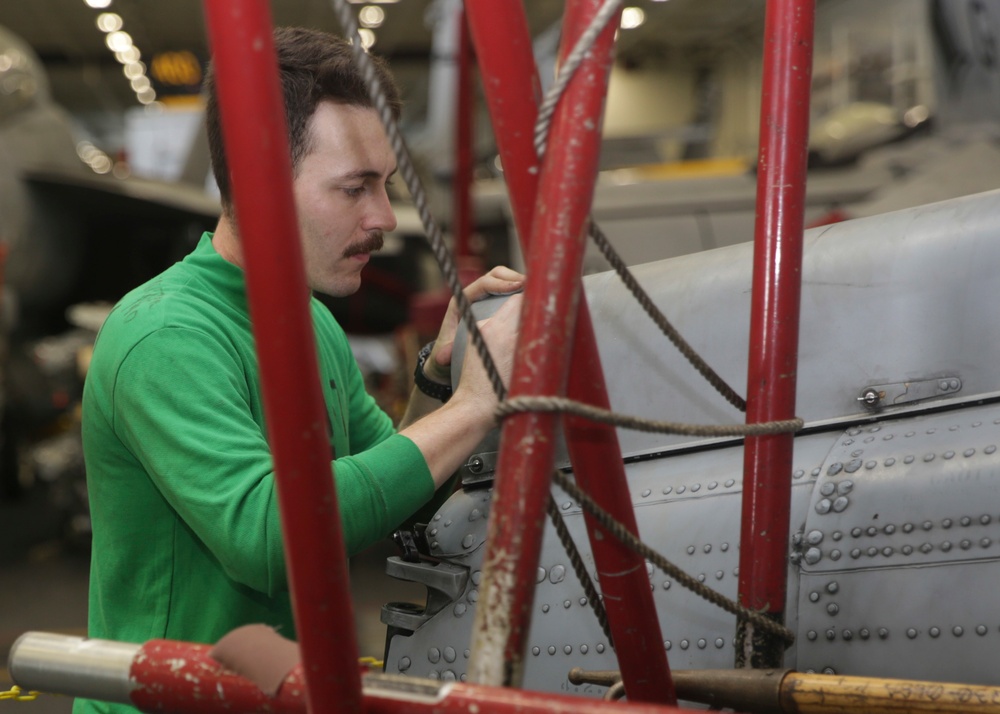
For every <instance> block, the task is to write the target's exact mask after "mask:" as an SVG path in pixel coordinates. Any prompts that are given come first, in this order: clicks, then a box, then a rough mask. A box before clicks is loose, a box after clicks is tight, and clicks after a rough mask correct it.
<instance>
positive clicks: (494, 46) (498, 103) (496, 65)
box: [466, 2, 676, 704]
mask: <svg viewBox="0 0 1000 714" xmlns="http://www.w3.org/2000/svg"><path fill="white" fill-rule="evenodd" d="M466 11H467V12H468V16H469V22H470V24H471V26H472V32H473V37H474V40H475V43H476V47H477V54H478V56H479V64H480V69H481V71H482V73H483V75H484V78H483V87H484V90H485V93H486V99H487V103H488V105H489V109H490V116H491V120H492V122H493V126H494V130H495V133H496V136H497V143H498V146H499V150H500V158H501V162H502V165H503V168H504V175H505V177H506V179H507V188H508V192H509V194H510V198H511V205H512V207H513V212H514V218H515V223H516V225H517V233H518V235H519V236H521V237H522V239H523V244H522V249H523V251H524V253H525V254H528V253H529V246H528V245H527V243H528V241H529V239H530V236H531V224H532V219H533V213H534V208H535V198H536V194H537V191H538V180H539V176H538V158H537V154H536V152H535V147H534V144H533V141H532V136H533V129H534V124H535V120H536V117H537V114H538V106H539V104H540V96H539V95H540V88H539V81H538V73H537V70H536V68H535V62H534V57H533V55H532V51H531V38H530V35H529V33H528V24H527V19H526V17H525V14H524V8H523V6H522V5H521V4H519V3H514V4H512V5H510V6H506V5H504V6H502V7H501V6H500V5H499V4H496V3H482V2H473V3H468V6H467V10H466ZM569 34H570V35H573V34H574V33H573V32H569ZM567 391H568V394H569V396H570V397H571V398H574V399H580V400H581V401H587V402H589V403H591V404H594V405H596V406H599V407H603V408H605V409H609V408H610V402H609V399H608V395H607V389H606V386H605V381H604V374H603V370H602V367H601V363H600V356H599V355H598V353H597V347H596V342H595V339H594V335H593V325H592V323H591V320H590V312H589V310H588V308H587V302H586V298H585V296H583V295H581V299H580V303H579V312H578V314H577V325H576V332H575V335H574V340H573V359H572V361H571V363H570V368H569V383H568V385H567ZM566 427H567V446H568V448H569V453H570V459H571V461H572V463H573V468H574V472H575V474H576V477H577V479H578V480H579V482H580V484H581V485H582V486H583V487H584V488H585V489H586V490H587V491H589V492H590V493H592V494H593V496H594V498H595V499H596V500H597V501H598V503H600V504H601V505H602V507H603V508H604V509H605V510H607V511H608V512H610V513H611V514H612V515H614V516H615V517H616V518H617V519H618V520H619V521H621V522H622V523H624V524H625V525H626V526H627V527H628V528H629V529H630V530H631V531H632V532H633V533H635V532H638V528H637V526H636V523H635V514H634V511H633V510H632V499H631V496H630V494H629V491H628V484H627V482H626V480H625V469H624V465H623V463H622V458H621V448H620V447H619V444H618V437H617V434H616V432H615V430H614V428H612V427H610V426H606V425H603V424H596V423H593V422H587V421H585V420H582V419H572V418H570V419H567V420H566ZM495 509H496V507H494V512H495ZM587 518H588V533H589V534H590V543H591V550H592V552H593V553H594V560H595V563H596V567H597V572H598V577H599V580H600V583H601V589H602V591H603V592H604V594H605V596H606V597H605V600H604V605H605V608H606V609H607V612H608V619H609V624H610V627H611V630H612V636H613V637H614V641H615V642H616V643H617V644H618V647H617V649H616V654H617V656H618V663H619V667H620V669H621V670H622V672H623V677H624V680H625V682H626V687H627V689H628V691H629V697H630V699H631V700H632V701H654V702H661V703H666V704H673V703H675V702H676V698H675V695H674V692H673V686H672V682H671V678H670V671H669V666H668V664H667V657H666V652H665V650H664V648H663V644H662V637H661V636H660V627H659V622H658V619H657V614H656V606H655V603H654V602H653V596H652V593H651V592H650V590H649V587H648V585H649V582H648V577H647V575H646V568H645V563H644V561H643V559H642V558H641V557H639V556H637V555H635V554H634V553H632V552H631V551H629V550H628V549H626V548H625V547H624V546H622V545H621V544H619V543H618V541H617V540H615V539H614V538H612V537H611V536H610V535H608V534H606V533H603V532H600V531H602V530H603V529H601V528H600V526H599V525H598V524H596V523H593V522H591V520H590V518H589V516H588V517H587Z"/></svg>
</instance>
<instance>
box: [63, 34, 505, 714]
mask: <svg viewBox="0 0 1000 714" xmlns="http://www.w3.org/2000/svg"><path fill="white" fill-rule="evenodd" d="M275 42H276V48H277V52H278V59H279V64H280V66H281V81H282V87H283V92H284V98H285V107H286V114H287V116H288V125H289V134H290V137H289V139H290V148H291V155H292V163H293V174H294V183H293V189H294V197H295V202H296V208H297V210H298V216H299V225H300V234H301V242H302V248H303V254H304V259H305V266H306V275H307V279H308V283H309V287H310V288H311V289H313V290H317V291H321V292H324V293H327V294H330V295H335V296H344V295H349V294H351V293H353V292H354V291H356V290H357V289H358V287H359V285H360V281H361V273H362V269H363V268H364V266H365V264H366V262H367V261H368V258H369V256H370V254H371V253H372V252H374V251H376V250H378V249H379V247H380V246H381V244H382V232H383V231H388V230H392V229H393V228H394V227H395V225H396V221H395V217H394V216H393V213H392V209H391V207H390V205H389V199H388V196H387V194H386V186H387V184H388V183H389V180H390V178H391V177H392V176H393V174H394V173H395V171H396V163H395V157H394V155H393V152H392V150H391V148H390V146H389V143H388V141H387V139H386V137H385V135H384V133H383V131H382V128H381V124H380V122H379V120H378V116H377V113H376V112H375V110H374V109H373V108H372V106H371V104H370V101H369V99H368V94H367V90H366V89H365V87H364V83H363V81H362V80H361V77H360V75H359V73H358V70H357V68H356V67H355V66H354V63H353V60H352V59H351V50H350V47H349V45H348V44H347V43H346V42H344V41H343V40H340V39H338V38H335V37H332V36H330V35H326V34H323V33H319V32H314V31H308V30H302V29H285V30H279V31H278V32H276V33H275ZM379 73H380V75H381V77H380V79H381V81H382V84H383V86H385V87H387V88H388V90H389V92H390V98H391V99H392V101H393V105H394V106H395V107H397V108H398V106H399V100H398V94H397V92H396V90H395V87H394V85H393V83H392V80H391V78H390V77H389V75H388V72H387V70H386V69H385V67H384V66H383V65H379ZM209 87H210V91H209V95H210V99H209V105H208V111H207V121H208V125H209V140H210V146H211V148H212V161H213V170H214V171H215V174H216V179H217V181H218V183H219V188H220V193H221V197H222V205H223V212H222V216H221V218H220V220H219V223H218V226H217V228H216V230H215V232H214V234H206V235H205V236H203V237H202V239H201V242H200V243H199V245H198V246H197V248H195V250H194V251H193V252H192V253H191V254H190V255H189V256H188V257H187V258H186V259H185V260H184V261H182V262H181V263H178V264H176V265H174V266H173V267H171V268H170V269H168V270H167V271H165V272H164V273H163V274H161V275H160V276H159V277H157V278H154V279H153V280H151V281H150V282H148V283H146V284H145V285H143V286H141V287H139V288H137V289H136V290H134V291H132V292H131V293H129V294H128V295H127V296H126V297H125V298H123V299H122V300H121V302H120V303H119V304H118V305H117V306H116V307H115V309H114V311H113V312H112V313H111V315H110V316H109V318H108V320H107V322H106V323H105V325H104V327H103V328H102V330H101V334H100V336H99V337H98V340H97V344H96V346H95V351H94V357H93V361H92V363H91V366H90V372H89V374H88V378H87V383H86V388H85V393H84V423H83V437H84V449H85V455H86V462H87V475H88V482H89V490H90V500H91V508H92V514H93V530H94V546H93V561H92V570H91V594H90V618H89V628H90V636H92V637H99V638H107V639H114V640H124V641H132V642H144V641H146V640H148V639H151V638H168V639H180V640H188V641H200V642H215V641H216V640H218V639H219V638H220V637H221V636H222V635H223V634H225V633H226V632H228V631H230V630H232V629H234V628H235V627H237V626H239V625H242V624H246V623H251V622H261V623H266V624H269V625H272V626H274V627H277V628H279V629H280V631H281V632H282V634H284V635H286V636H288V637H294V628H293V622H292V617H291V607H290V603H289V594H288V582H287V579H286V573H285V564H284V554H283V551H282V541H281V533H280V524H279V517H278V509H277V503H276V496H275V483H274V475H273V472H272V461H271V456H270V452H269V449H268V444H267V440H266V431H265V425H264V414H263V406H262V403H261V391H260V386H259V379H258V373H257V362H256V356H255V353H254V348H253V341H252V335H251V326H250V318H249V315H248V311H247V304H246V297H245V294H244V276H243V270H242V266H243V251H242V244H241V241H240V234H239V230H238V225H237V223H236V221H235V220H234V208H233V205H232V198H231V194H230V182H229V176H228V173H227V169H226V163H225V154H224V152H223V149H222V142H221V134H220V130H219V116H218V107H217V104H216V100H215V97H214V91H211V82H210V84H209ZM397 111H398V109H397ZM522 282H523V276H521V275H520V274H518V273H516V272H514V271H511V270H509V269H506V268H496V269H494V270H493V271H491V272H490V273H489V274H487V275H485V276H483V277H482V278H480V279H479V280H477V281H476V282H474V283H473V284H472V285H470V286H469V287H468V288H467V289H466V293H467V295H468V296H469V297H470V299H472V300H475V299H478V298H481V297H483V296H485V295H487V294H498V293H499V294H503V293H511V292H514V291H517V290H518V289H520V288H521V286H522ZM518 303H519V298H517V297H515V298H513V299H512V300H509V301H508V302H507V304H506V305H505V306H504V307H503V308H501V310H500V311H499V312H498V313H497V314H496V316H495V317H494V318H492V319H491V320H489V321H487V322H486V323H484V325H483V333H484V336H485V337H486V339H487V341H488V343H489V344H490V345H491V349H492V351H493V353H494V354H495V355H496V356H497V358H498V365H499V367H500V370H501V373H502V374H503V375H504V377H505V379H506V378H507V377H508V376H509V372H510V362H511V352H512V346H513V342H514V336H515V331H516V326H517V313H518V307H519V305H518ZM311 310H312V316H313V322H314V326H315V329H316V334H317V350H318V356H319V364H320V372H321V383H322V389H323V392H324V397H325V401H326V404H327V414H328V417H329V428H330V440H331V446H332V447H333V451H334V458H335V461H334V464H333V470H334V472H335V474H336V485H337V494H338V498H339V502H340V509H341V514H342V520H343V525H344V531H345V539H346V543H347V547H348V549H349V550H350V551H351V552H352V553H353V552H357V551H359V550H361V549H362V548H364V547H365V546H367V545H369V544H371V543H372V542H374V541H376V540H377V539H379V538H382V537H384V536H385V535H387V534H388V533H389V532H390V531H391V530H392V529H393V528H394V527H396V526H397V525H398V524H399V523H400V522H401V521H402V520H403V519H405V518H407V517H408V516H409V515H411V514H412V513H413V512H414V511H415V510H416V509H418V508H419V507H420V506H421V505H423V504H425V503H426V502H427V501H428V500H429V499H430V498H431V497H432V495H433V494H434V491H435V489H436V488H438V487H439V486H441V485H442V484H443V483H445V482H446V481H447V480H448V478H449V476H450V475H451V474H452V473H453V472H454V471H455V470H456V469H457V468H458V467H459V466H460V465H461V463H463V462H464V460H465V459H466V458H467V457H468V454H469V453H470V452H471V451H472V449H473V448H474V447H475V445H476V444H477V443H478V442H479V441H480V440H481V439H482V438H483V437H484V436H485V435H486V434H487V432H488V431H489V430H490V429H491V428H493V426H494V419H493V410H494V408H495V404H496V403H495V398H494V397H493V394H492V391H491V388H490V384H489V381H488V379H487V378H486V375H485V372H484V370H483V369H482V366H481V365H480V364H479V362H478V358H477V357H476V356H475V355H474V354H472V356H471V357H470V358H469V359H467V360H466V362H465V365H464V370H463V377H462V380H461V382H460V384H459V385H458V387H457V388H456V389H455V392H454V394H453V395H452V396H451V398H450V400H448V401H447V403H445V404H443V405H442V402H441V401H440V400H439V399H437V398H434V397H431V396H428V394H425V393H423V392H421V391H419V390H415V391H414V394H413V395H412V398H411V400H410V404H409V408H408V410H407V412H406V415H405V417H404V419H403V423H402V424H401V425H400V430H399V432H398V433H396V431H395V430H394V429H393V427H392V424H391V422H390V420H389V418H388V417H387V416H386V415H385V414H384V413H383V412H382V411H381V410H380V409H379V408H378V407H377V406H376V404H375V402H374V400H373V399H372V398H371V397H370V396H369V395H368V394H366V393H365V391H364V387H363V383H362V377H361V374H360V372H359V370H358V367H357V364H356V362H355V361H354V359H353V357H352V356H351V354H350V350H349V347H348V343H347V340H346V337H345V335H344V333H343V331H342V330H341V329H340V327H339V326H338V325H337V324H336V322H335V321H334V319H333V317H332V316H331V314H330V313H329V311H328V310H326V308H324V307H323V306H322V305H320V303H319V302H318V301H316V300H315V299H313V300H312V301H311ZM456 327H457V313H456V310H455V308H454V305H452V306H451V308H449V311H448V314H447V316H446V318H445V321H444V323H443V325H442V327H441V331H440V334H439V337H438V340H437V341H436V343H435V347H434V350H433V352H431V353H430V356H429V357H428V358H427V359H426V362H425V363H424V365H423V369H424V372H423V374H424V375H426V377H427V379H428V380H430V381H431V382H437V383H438V387H437V388H434V387H433V386H427V385H428V384H430V382H427V384H425V385H424V389H426V391H427V392H430V393H434V394H436V395H437V396H438V397H440V396H442V395H441V394H440V393H438V391H439V390H440V391H442V392H446V391H449V390H450V387H448V386H445V385H446V384H447V383H448V382H449V379H448V376H449V369H450V368H449V363H450V359H451V343H452V341H453V340H454V335H455V330H456ZM469 352H470V354H471V353H472V352H473V351H471V350H470V351H469ZM422 381H425V380H419V379H418V383H420V382H422ZM316 567H318V568H322V567H324V564H323V563H316ZM76 707H77V708H76V711H77V712H78V713H79V712H81V711H102V710H105V709H102V707H103V705H99V704H97V703H95V702H84V701H79V702H78V703H77V705H76Z"/></svg>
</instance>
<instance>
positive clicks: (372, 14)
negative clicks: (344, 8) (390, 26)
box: [358, 5, 385, 27]
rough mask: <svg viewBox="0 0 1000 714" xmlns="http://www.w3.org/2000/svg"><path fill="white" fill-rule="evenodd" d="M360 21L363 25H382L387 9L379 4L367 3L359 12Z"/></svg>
mask: <svg viewBox="0 0 1000 714" xmlns="http://www.w3.org/2000/svg"><path fill="white" fill-rule="evenodd" d="M358 22H360V23H361V26H362V27H381V26H382V23H383V22H385V10H383V9H382V8H380V7H379V6H378V5H365V6H364V7H363V8H361V12H359V13H358Z"/></svg>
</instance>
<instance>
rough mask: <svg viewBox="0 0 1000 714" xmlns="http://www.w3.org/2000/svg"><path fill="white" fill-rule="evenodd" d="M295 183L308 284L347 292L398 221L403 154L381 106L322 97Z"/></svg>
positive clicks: (337, 292) (341, 293) (339, 294)
mask: <svg viewBox="0 0 1000 714" xmlns="http://www.w3.org/2000/svg"><path fill="white" fill-rule="evenodd" d="M308 130H309V132H310V139H309V141H310V144H309V149H310V150H309V152H308V153H307V154H306V155H305V156H304V157H303V158H302V160H301V162H300V164H299V167H298V172H297V175H296V177H295V181H294V183H293V191H294V194H295V207H296V209H297V210H298V214H299V232H300V233H301V238H302V252H303V257H304V259H305V265H306V279H307V281H308V283H309V287H310V288H312V289H313V290H316V291H318V292H322V293H326V294H327V295H332V296H334V297H344V296H346V295H350V294H352V293H354V292H356V291H357V289H358V288H359V287H360V286H361V269H362V268H364V267H365V265H366V264H367V263H368V259H369V257H370V254H371V253H373V252H375V251H377V250H378V249H379V248H381V247H382V232H383V231H391V230H393V229H394V228H395V227H396V216H395V215H394V214H393V212H392V207H391V206H390V205H389V196H388V195H387V194H386V188H385V187H386V183H387V182H388V180H389V178H390V177H391V176H392V175H393V174H394V173H395V171H396V157H395V154H394V153H393V151H392V147H390V146H389V141H388V139H387V138H386V136H385V133H384V132H383V130H382V124H381V122H380V121H379V118H378V113H377V112H376V111H375V110H374V109H366V108H362V107H354V106H348V105H345V104H336V103H334V102H330V101H324V102H320V104H319V105H318V106H317V107H316V112H315V113H314V114H313V116H312V119H311V120H310V123H309V129H308Z"/></svg>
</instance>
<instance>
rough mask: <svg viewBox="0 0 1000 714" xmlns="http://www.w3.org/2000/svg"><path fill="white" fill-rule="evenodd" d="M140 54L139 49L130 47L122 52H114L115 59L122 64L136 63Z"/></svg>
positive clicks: (133, 46)
mask: <svg viewBox="0 0 1000 714" xmlns="http://www.w3.org/2000/svg"><path fill="white" fill-rule="evenodd" d="M140 57H142V54H141V53H140V52H139V48H138V47H136V46H135V45H132V46H131V47H129V48H128V49H127V50H125V51H124V52H115V59H116V60H118V61H119V62H121V63H122V64H131V63H132V62H138V61H139V58H140Z"/></svg>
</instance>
